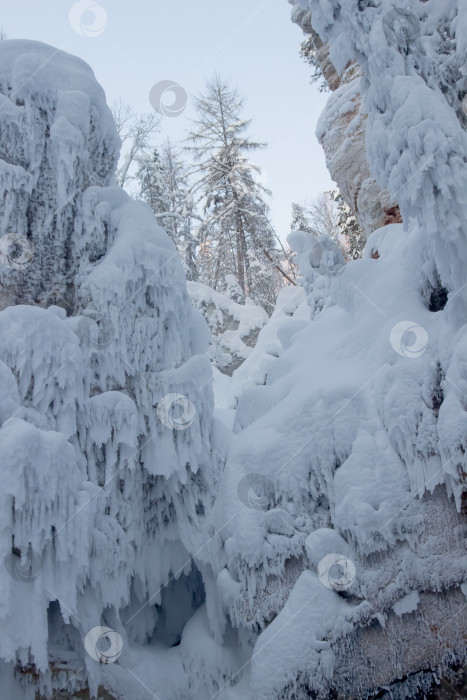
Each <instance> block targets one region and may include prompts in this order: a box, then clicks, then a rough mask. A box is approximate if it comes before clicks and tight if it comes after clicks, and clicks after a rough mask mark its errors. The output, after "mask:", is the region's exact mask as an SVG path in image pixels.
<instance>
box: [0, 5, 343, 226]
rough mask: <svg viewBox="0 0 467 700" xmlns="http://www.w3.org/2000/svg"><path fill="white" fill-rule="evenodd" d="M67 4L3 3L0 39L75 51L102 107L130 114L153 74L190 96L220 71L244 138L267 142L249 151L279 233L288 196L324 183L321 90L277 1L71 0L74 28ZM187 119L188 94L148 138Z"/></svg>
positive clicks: (174, 131)
mask: <svg viewBox="0 0 467 700" xmlns="http://www.w3.org/2000/svg"><path fill="white" fill-rule="evenodd" d="M86 3H87V6H88V7H89V9H88V10H87V11H85V7H86ZM74 4H75V3H74V2H73V1H71V0H45V2H38V1H37V0H14V1H12V2H8V3H4V4H3V8H2V12H1V14H0V25H1V26H2V27H3V30H4V31H5V32H6V35H7V38H8V39H19V38H23V39H37V40H39V41H44V42H47V43H49V44H52V45H53V46H56V47H58V48H61V49H63V50H64V51H68V52H70V53H72V54H76V55H77V56H80V57H81V58H82V59H84V60H85V61H87V62H88V63H89V64H90V65H91V67H92V69H93V70H94V73H95V75H96V77H97V79H98V80H99V82H100V83H101V85H102V86H103V88H104V90H105V92H106V95H107V100H108V102H109V103H111V102H112V101H113V100H115V99H118V98H120V97H121V98H122V99H123V100H124V101H125V102H128V103H130V104H131V105H132V106H133V107H134V108H135V110H137V111H139V112H147V111H151V105H150V103H149V92H150V90H151V88H152V86H153V85H154V84H155V83H158V82H159V81H161V80H172V81H174V82H176V83H178V84H180V85H181V86H183V88H184V89H185V90H186V92H187V93H188V96H190V95H196V94H198V93H199V91H200V90H202V88H203V85H204V81H205V79H206V78H210V77H211V76H212V75H213V74H214V73H215V72H217V73H219V74H220V75H221V76H222V77H230V78H231V79H232V81H234V82H235V83H236V84H237V86H238V88H239V90H240V92H241V93H242V94H243V95H244V96H245V98H246V105H245V114H244V116H245V117H246V118H250V117H251V118H252V119H253V124H252V125H251V133H252V135H253V136H254V137H255V138H256V139H257V140H259V141H266V142H268V143H269V147H268V148H267V149H266V150H264V151H257V153H256V154H254V155H252V156H251V157H252V159H253V160H255V161H256V162H257V163H258V164H259V165H260V166H261V167H262V168H263V170H264V177H263V182H264V183H265V184H266V185H267V187H269V189H271V190H272V193H273V197H272V200H271V201H270V205H271V212H272V219H273V224H274V225H275V227H276V230H277V232H278V234H279V235H280V237H281V238H283V239H285V237H286V235H287V233H288V227H289V224H290V218H291V215H290V205H291V202H292V201H302V200H303V199H304V198H305V197H311V198H313V197H315V196H317V195H319V193H320V192H322V191H323V190H325V189H328V188H329V187H331V186H332V181H331V180H330V177H329V174H328V172H327V170H326V167H325V163H324V155H323V151H322V149H321V146H320V145H319V143H318V142H317V139H316V137H315V128H316V123H317V120H318V117H319V115H320V113H321V110H322V109H323V107H324V104H325V102H326V99H327V94H324V95H323V94H320V93H319V92H318V89H317V87H316V86H315V85H310V80H309V75H310V69H309V68H308V66H307V65H306V64H305V63H304V62H303V61H302V60H301V58H300V56H299V54H298V49H299V44H300V40H301V38H302V33H301V31H300V29H299V28H298V27H297V26H296V25H294V24H292V22H291V21H290V5H289V4H288V2H287V0H232V1H231V2H230V1H228V0H177V1H171V0H166V1H165V2H162V0H131V1H129V0H102V1H101V0H99V4H98V3H96V2H94V0H81V3H80V5H79V6H78V7H77V9H76V10H75V16H78V17H81V23H80V24H77V22H76V20H74V19H72V20H71V22H70V19H69V12H70V9H71V8H72V6H73V5H74ZM93 6H94V11H93V10H92V7H93ZM101 8H103V9H101ZM83 12H84V14H83ZM93 22H94V24H95V27H94V29H95V31H94V33H93V34H92V35H91V36H87V35H86V33H87V34H89V33H90V27H91V26H92V23H93ZM72 25H74V26H72ZM80 32H81V33H80ZM190 116H193V109H192V104H191V102H190V99H189V100H188V104H187V107H186V109H185V110H184V111H183V113H182V114H180V115H179V116H177V117H163V120H162V131H161V133H160V135H159V137H158V140H160V141H163V140H164V139H165V137H166V136H170V138H171V139H173V140H175V141H178V140H181V139H182V138H183V137H184V134H185V130H186V128H187V126H188V123H189V118H190Z"/></svg>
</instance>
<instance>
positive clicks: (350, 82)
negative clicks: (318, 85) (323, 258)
mask: <svg viewBox="0 0 467 700" xmlns="http://www.w3.org/2000/svg"><path fill="white" fill-rule="evenodd" d="M289 2H290V3H291V4H292V5H293V9H292V20H293V21H294V22H296V23H297V24H298V25H299V26H300V27H301V29H302V30H303V31H304V32H305V33H306V34H312V35H313V36H314V37H315V39H314V40H315V43H316V44H317V45H319V49H318V50H317V59H318V61H319V64H320V67H321V70H322V72H323V77H324V79H325V81H326V84H327V85H328V87H329V88H330V90H331V91H332V92H331V95H330V96H329V99H328V102H327V105H326V108H325V110H324V112H323V114H322V115H321V119H320V120H319V123H318V126H317V130H316V135H317V137H318V139H319V141H320V143H321V145H322V146H323V149H324V153H325V156H326V165H327V167H328V169H329V173H330V175H331V177H332V179H333V180H334V181H335V182H336V183H337V186H338V187H339V190H340V192H341V193H342V197H343V199H344V200H345V202H347V204H348V205H349V207H350V208H351V210H352V212H353V213H354V214H355V216H356V218H357V220H358V223H359V225H360V227H361V229H362V231H363V232H364V233H365V236H366V237H367V238H368V236H369V235H370V234H371V233H372V232H373V231H374V230H375V229H377V228H380V227H381V226H386V225H387V224H391V223H399V222H400V221H401V216H400V210H399V207H398V205H397V203H395V202H393V201H392V200H391V197H390V195H389V193H388V192H387V190H384V189H382V188H381V187H380V186H379V185H378V183H377V181H376V180H375V178H374V176H373V175H372V173H371V172H370V168H369V165H368V161H367V155H366V147H365V134H366V118H367V115H366V111H365V108H364V105H363V103H362V94H361V88H360V78H361V69H360V67H359V65H358V63H357V62H356V61H355V60H351V61H349V63H348V64H347V65H346V67H345V70H344V71H343V72H342V73H341V74H339V73H338V72H337V70H336V68H335V66H334V65H333V63H332V61H331V59H330V56H329V44H328V43H327V42H322V41H321V40H320V39H319V36H318V35H317V34H316V32H315V30H314V29H313V26H312V20H311V12H310V9H309V7H307V6H305V5H303V6H302V5H301V4H300V3H299V2H298V0H289Z"/></svg>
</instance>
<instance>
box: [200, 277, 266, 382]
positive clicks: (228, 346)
mask: <svg viewBox="0 0 467 700" xmlns="http://www.w3.org/2000/svg"><path fill="white" fill-rule="evenodd" d="M187 285H188V293H189V295H190V297H191V301H192V303H193V306H194V307H195V308H196V309H198V311H200V312H201V314H202V315H203V316H204V318H205V320H206V322H207V324H208V327H209V330H210V332H211V335H210V341H209V349H208V355H209V359H210V360H211V362H212V363H213V364H214V366H215V367H217V369H218V370H219V371H220V372H222V373H223V374H227V375H228V376H231V375H232V373H233V372H234V371H235V370H236V369H237V368H238V367H240V365H241V364H242V362H244V361H245V360H246V358H247V357H248V356H249V354H250V353H251V351H252V349H253V348H254V347H255V343H256V339H257V338H258V334H259V332H260V330H261V328H263V326H264V325H265V324H266V323H267V321H268V319H269V317H268V315H267V313H266V311H265V310H264V309H263V308H262V307H261V306H256V305H255V304H253V303H251V302H250V301H247V303H246V304H238V303H237V302H236V301H234V300H233V299H231V298H230V297H228V296H226V295H225V294H222V293H221V292H217V291H216V290H214V289H211V287H208V286H207V285H205V284H201V282H188V283H187Z"/></svg>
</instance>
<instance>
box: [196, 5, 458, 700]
mask: <svg viewBox="0 0 467 700" xmlns="http://www.w3.org/2000/svg"><path fill="white" fill-rule="evenodd" d="M299 5H300V7H301V8H302V10H303V11H310V12H311V14H310V21H311V22H312V24H313V27H314V29H315V31H316V32H317V33H318V34H319V36H320V38H321V40H322V42H323V44H325V43H327V44H328V45H329V50H330V60H331V61H332V63H333V65H334V66H335V67H336V69H337V71H338V72H339V73H340V74H342V73H343V72H344V71H346V70H348V67H349V65H351V64H352V62H356V63H358V65H359V66H360V67H361V70H362V77H361V78H360V79H359V83H360V88H359V89H360V90H361V93H362V97H363V100H364V104H365V110H366V111H367V114H368V118H367V124H366V145H367V156H366V157H367V158H368V163H369V168H370V169H371V172H372V173H373V176H374V178H375V181H377V182H378V187H379V188H380V191H384V190H387V191H388V192H389V196H390V198H391V199H392V201H397V202H398V203H399V204H400V209H401V214H402V218H403V220H404V221H405V222H407V223H406V225H405V226H404V225H402V224H391V225H387V226H384V227H382V228H379V229H378V230H377V231H376V232H374V233H372V234H371V237H370V240H369V241H368V245H367V249H366V252H365V256H364V258H363V259H362V260H357V261H354V262H351V263H348V264H347V265H345V266H344V267H342V269H341V270H337V272H336V271H331V272H332V279H329V280H328V281H327V282H324V281H323V280H321V279H320V278H319V277H318V276H316V275H315V274H312V268H314V267H315V265H313V257H314V252H313V250H310V251H308V252H307V250H306V249H305V248H304V249H303V250H302V251H301V252H302V260H300V263H301V264H302V269H303V272H304V277H305V288H306V289H307V298H308V300H309V302H310V305H311V307H312V308H311V309H310V313H309V317H310V320H309V321H308V322H306V323H303V319H302V317H301V314H300V318H297V323H296V324H293V323H292V319H290V318H287V319H284V320H283V324H282V329H281V327H280V325H279V327H276V328H275V331H274V337H275V338H276V339H277V340H278V342H277V343H276V352H275V354H276V355H277V357H274V358H269V359H267V360H265V361H264V360H263V361H262V363H261V364H259V365H258V367H259V370H261V368H262V367H264V368H265V369H266V371H264V372H262V373H260V372H258V374H257V375H256V374H254V373H253V374H252V376H259V377H260V381H256V382H255V384H256V386H248V387H245V389H244V391H243V393H240V397H239V400H238V408H237V415H236V420H235V428H236V430H237V435H236V437H235V438H234V439H233V441H232V446H231V449H230V452H229V456H228V461H227V468H226V470H225V472H224V474H223V477H222V484H221V488H220V495H219V497H218V505H217V507H216V508H215V509H214V511H213V515H212V518H213V521H214V523H215V526H216V527H217V529H218V530H219V529H220V528H221V524H222V529H221V534H220V536H219V537H218V540H217V549H215V548H214V547H213V548H212V552H211V554H212V557H213V558H216V561H217V571H218V573H217V584H218V586H217V592H218V598H217V599H216V600H215V601H213V600H210V599H209V598H208V600H207V605H208V608H209V606H211V609H212V610H214V609H215V606H217V609H219V607H221V608H222V609H223V610H224V611H225V613H226V619H227V620H229V621H230V622H231V623H233V625H234V627H235V628H236V629H237V630H238V631H239V639H240V640H242V641H243V643H244V644H245V645H246V646H247V647H248V645H249V649H250V658H249V662H248V663H247V664H245V667H244V676H243V679H242V681H241V683H240V684H239V685H238V692H239V697H243V695H242V694H241V692H240V688H241V689H242V690H243V689H244V688H245V686H246V687H247V688H248V691H247V693H249V695H246V697H251V698H255V700H258V699H260V700H262V699H264V700H266V699H268V700H269V699H270V698H281V699H282V700H285V699H288V700H292V699H301V698H306V697H314V698H331V697H340V698H359V699H360V698H368V697H384V698H389V697H390V698H400V699H401V700H402V699H408V698H414V699H415V698H418V697H423V694H424V693H427V694H428V692H431V693H432V695H431V696H430V697H437V695H436V693H437V692H439V697H452V698H454V697H457V696H458V695H459V694H461V693H462V690H461V685H457V683H458V682H459V674H461V675H462V669H463V667H464V664H465V661H466V651H465V650H466V644H465V641H466V610H467V600H466V598H467V576H466V571H467V558H466V546H465V545H466V533H467V528H466V521H465V498H466V496H465V493H466V490H467V484H466V473H467V464H466V457H465V454H466V449H467V404H466V402H465V397H464V394H465V392H464V385H465V380H466V367H465V352H466V349H465V344H466V333H467V326H466V322H465V318H466V314H465V309H466V303H467V299H466V285H467V272H466V270H467V267H466V261H465V259H466V256H467V231H466V223H465V222H466V221H467V202H466V198H465V192H466V189H467V188H466V186H467V182H466V178H467V168H466V165H467V134H466V133H465V129H464V127H465V120H464V117H463V113H461V112H462V109H461V107H460V106H461V104H462V102H463V99H464V95H465V91H466V87H467V86H466V84H465V78H464V77H463V74H462V71H461V67H462V66H465V64H466V55H465V29H464V28H465V26H466V21H467V14H466V13H467V6H466V4H465V3H464V2H455V1H453V2H452V3H443V5H442V6H441V5H440V4H439V3H435V2H426V3H421V2H419V0H410V1H409V2H407V3H404V6H403V7H402V6H401V5H400V4H399V3H397V2H395V1H394V0H376V1H375V2H373V1H372V2H369V1H368V2H366V1H365V0H363V1H362V0H310V1H309V0H300V1H299ZM440 27H442V28H443V31H442V32H440ZM448 39H449V41H450V42H451V43H450V45H449V47H448V48H446V41H448ZM448 43H449V42H448ZM443 81H444V82H443ZM345 89H348V90H352V89H356V84H354V85H353V87H352V83H351V82H350V83H348V86H346V87H345ZM355 94H356V93H355ZM341 97H342V109H341V110H339V111H340V112H341V114H342V116H343V115H345V113H346V110H347V109H348V110H350V109H351V105H350V103H349V100H346V99H344V93H343V92H342V94H341V95H340V96H339V95H337V97H335V96H332V97H331V98H330V99H331V100H333V99H334V100H339V99H341ZM347 97H348V96H347ZM359 99H360V98H359ZM352 109H353V108H352ZM349 113H350V112H349ZM325 122H326V117H324V122H323V121H322V123H321V124H323V123H325ZM325 131H326V130H325V129H324V130H323V133H324V132H325ZM351 152H352V150H351V149H350V151H348V153H351ZM345 177H351V175H350V174H347V175H346V176H345ZM292 244H293V241H292ZM373 249H376V250H377V251H378V254H379V257H378V258H377V259H375V258H374V257H373V256H372V251H373ZM322 272H323V273H324V275H326V274H327V273H326V270H323V271H322ZM313 289H316V291H317V292H318V291H319V298H320V304H319V306H318V307H317V306H316V304H315V300H316V295H314V294H313ZM323 292H324V293H323ZM291 313H292V315H294V316H295V315H296V313H297V310H293V309H291ZM268 332H269V331H268V326H266V328H265V329H264V330H263V331H262V332H261V333H260V336H259V338H258V343H257V348H258V349H259V348H261V347H265V345H264V344H263V338H264V337H265V335H266V334H267V333H268ZM280 339H282V342H281V341H280ZM252 358H253V354H252ZM248 366H249V360H247V361H246V362H245V364H244V365H243V366H242V368H240V370H239V373H240V374H242V373H243V374H244V373H246V371H247V369H248ZM252 369H253V370H254V368H252ZM234 381H235V374H234ZM212 616H213V617H215V616H214V614H213V613H212ZM218 632H219V633H221V632H222V628H220V629H218ZM463 682H465V676H464V680H463V681H462V683H463ZM456 688H457V689H456ZM437 689H438V690H437ZM221 697H223V696H221ZM228 697H229V695H228V693H227V691H226V694H225V698H228Z"/></svg>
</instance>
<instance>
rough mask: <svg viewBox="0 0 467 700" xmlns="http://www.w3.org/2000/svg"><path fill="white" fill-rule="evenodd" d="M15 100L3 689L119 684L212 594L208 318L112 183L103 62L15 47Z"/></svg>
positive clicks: (4, 242) (0, 470)
mask: <svg viewBox="0 0 467 700" xmlns="http://www.w3.org/2000/svg"><path fill="white" fill-rule="evenodd" d="M0 92H1V98H0V149H1V152H0V156H1V161H0V190H1V201H2V203H3V207H2V211H1V212H0V232H1V234H2V237H1V238H0V247H1V265H0V288H1V295H2V307H3V311H1V312H0V374H1V377H2V396H1V400H0V426H1V427H0V454H1V461H0V480H1V482H2V492H1V495H0V504H1V508H0V559H1V560H2V562H3V563H4V565H3V566H2V567H0V589H1V598H0V620H1V622H0V626H1V629H2V634H1V638H0V687H1V688H2V693H1V694H2V696H3V689H8V690H9V693H10V694H9V695H8V692H7V691H5V692H7V695H8V697H10V698H14V699H15V700H19V698H22V697H23V695H22V692H23V690H22V689H24V697H25V698H28V699H29V698H33V697H34V692H35V690H37V689H40V690H41V692H42V693H43V694H44V696H45V697H51V695H52V689H53V688H55V689H58V688H60V689H61V690H60V692H61V694H63V695H66V697H70V696H71V691H72V690H75V691H76V692H77V691H78V690H80V689H83V692H84V690H85V689H86V688H87V687H88V686H89V690H90V692H91V694H94V693H96V692H97V688H98V686H105V687H106V688H107V690H110V691H112V692H116V689H117V688H118V687H119V686H120V685H121V684H122V683H123V684H124V682H128V679H129V680H131V675H128V674H127V675H126V676H125V674H124V673H123V672H122V669H123V668H126V667H127V666H132V665H133V663H134V661H133V659H132V655H131V646H132V645H133V644H137V643H143V642H145V641H146V640H148V639H150V638H154V636H155V637H156V638H157V637H158V636H159V637H160V638H161V639H164V635H165V634H166V630H165V628H166V622H165V620H166V618H167V611H166V610H165V609H164V595H167V596H168V598H169V599H170V595H171V596H172V598H173V597H175V598H176V599H177V600H179V601H180V600H183V599H184V597H183V596H184V594H183V590H186V594H185V599H186V600H187V601H188V605H187V606H186V607H185V612H183V611H180V614H179V615H180V618H181V619H180V622H179V625H180V624H181V627H183V622H184V621H185V620H184V619H183V616H184V615H185V616H186V618H188V617H189V616H190V614H191V612H192V609H191V606H192V605H194V608H196V607H197V605H199V604H200V603H201V602H202V597H203V595H204V593H203V588H202V585H201V583H200V574H199V572H198V571H197V570H196V566H195V564H194V562H193V559H192V555H193V553H194V552H196V550H197V549H198V547H199V546H200V543H202V541H203V540H202V539H201V532H202V528H203V517H204V516H203V514H204V512H205V511H206V510H207V509H208V508H209V507H210V504H211V500H212V493H213V490H214V487H215V483H216V478H217V477H216V470H217V466H216V465H217V463H218V462H219V460H220V457H218V456H217V454H216V452H215V447H213V446H215V435H214V434H213V427H212V418H211V416H212V388H211V369H210V366H209V362H208V360H207V358H206V356H205V355H204V352H205V350H206V337H207V329H206V327H205V323H204V321H203V319H202V318H201V316H200V315H199V313H198V312H197V311H195V310H194V309H193V308H192V306H191V303H190V300H189V297H188V294H187V290H186V282H185V276H184V273H183V270H182V266H181V263H180V262H179V259H178V257H177V254H176V251H175V247H174V246H173V244H172V243H171V242H170V240H169V238H168V237H167V236H166V234H165V233H164V231H162V229H160V228H159V227H158V226H157V224H156V222H155V219H154V217H153V215H152V212H151V210H150V209H149V207H147V206H146V205H144V204H141V203H135V202H133V201H132V200H131V199H130V198H129V197H128V196H127V195H126V194H125V193H124V192H123V191H122V190H121V189H119V188H117V187H113V186H112V184H113V173H114V168H115V164H116V162H117V156H118V150H119V140H118V137H117V135H116V130H115V126H114V124H113V120H112V118H111V115H110V112H109V109H108V107H107V106H106V103H105V97H104V94H103V91H102V89H101V88H100V87H99V86H98V85H97V83H96V81H95V78H94V76H93V73H92V71H91V70H90V68H89V67H88V66H87V65H86V64H84V63H83V62H82V61H81V60H79V59H77V58H74V57H72V56H69V55H68V54H65V53H63V52H61V51H58V50H56V49H53V48H52V47H49V46H46V45H43V44H39V43H36V42H27V41H8V42H4V43H1V44H0ZM52 302H53V303H54V305H52V306H50V303H52ZM167 584H169V585H168V586H167ZM164 587H167V588H166V590H168V591H170V595H169V593H162V588H164ZM177 591H178V593H177ZM177 595H178V598H177ZM190 601H191V602H190ZM196 601H197V602H196ZM179 605H181V603H180V602H179ZM173 627H174V626H173V625H172V627H171V629H172V632H173ZM181 627H180V630H181ZM104 628H110V630H111V631H110V632H105V631H102V630H104ZM96 630H97V632H96ZM109 635H110V636H109ZM102 639H107V641H108V642H109V643H110V648H111V649H113V651H114V652H115V657H114V658H111V653H110V652H109V653H108V655H107V656H106V653H107V652H102V653H101V652H100V651H99V649H98V641H99V640H100V642H99V643H102ZM175 641H176V640H175ZM104 648H105V644H104ZM86 652H88V653H86ZM120 654H121V658H119V664H120V665H119V669H120V673H121V674H122V673H123V675H121V677H120V678H119V680H118V681H115V679H113V676H112V675H111V672H110V671H111V670H113V671H114V672H115V669H116V668H117V666H115V665H114V666H112V668H111V667H110V666H109V667H108V669H107V671H106V673H107V676H108V677H104V676H103V668H104V667H103V666H102V663H100V662H101V661H109V660H110V661H114V660H115V659H116V658H118V657H119V656H120ZM112 679H113V680H112ZM125 679H126V681H125ZM137 686H138V684H137ZM123 687H124V686H123ZM138 687H140V685H139V686H138ZM112 688H114V690H112ZM128 692H129V694H128V695H127V697H130V696H131V697H135V696H136V695H135V691H134V690H133V691H132V693H133V694H131V693H130V691H128ZM93 697H94V695H93Z"/></svg>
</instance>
